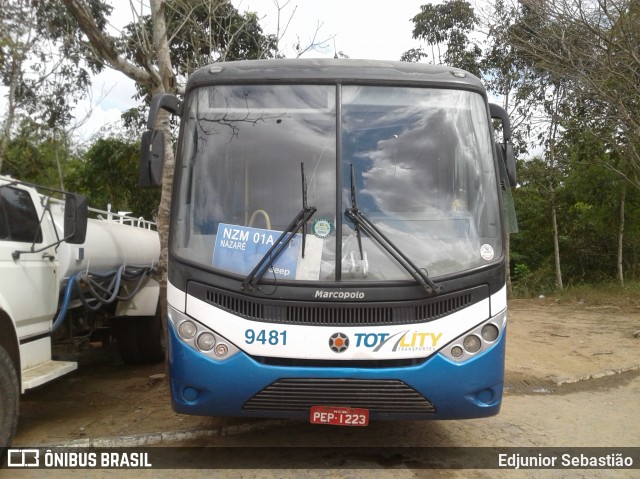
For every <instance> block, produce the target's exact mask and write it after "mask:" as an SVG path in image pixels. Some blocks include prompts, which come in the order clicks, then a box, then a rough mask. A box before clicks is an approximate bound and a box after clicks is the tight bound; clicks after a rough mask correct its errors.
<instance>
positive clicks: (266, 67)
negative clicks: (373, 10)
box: [186, 58, 485, 93]
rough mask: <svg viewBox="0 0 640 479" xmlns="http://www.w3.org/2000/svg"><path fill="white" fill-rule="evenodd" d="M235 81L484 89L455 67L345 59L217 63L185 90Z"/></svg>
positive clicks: (194, 76)
mask: <svg viewBox="0 0 640 479" xmlns="http://www.w3.org/2000/svg"><path fill="white" fill-rule="evenodd" d="M236 83H254V84H255V83H331V84H335V83H343V84H355V83H357V84H396V85H413V86H418V85H420V86H430V87H443V88H461V89H467V90H468V89H471V90H477V91H480V92H482V93H484V91H485V90H484V87H483V86H482V83H481V82H480V80H479V79H478V78H477V77H475V76H474V75H472V74H470V73H468V72H466V71H464V70H461V69H459V68H455V67H449V66H442V65H427V64H424V63H410V62H397V61H380V60H354V59H344V58H338V59H329V58H322V59H277V60H243V61H237V62H221V63H214V64H211V65H209V66H206V67H203V68H200V69H199V70H197V71H196V72H194V73H193V74H192V75H191V77H190V78H189V81H188V83H187V88H186V89H187V91H189V90H191V89H193V88H197V87H200V86H205V85H215V84H236Z"/></svg>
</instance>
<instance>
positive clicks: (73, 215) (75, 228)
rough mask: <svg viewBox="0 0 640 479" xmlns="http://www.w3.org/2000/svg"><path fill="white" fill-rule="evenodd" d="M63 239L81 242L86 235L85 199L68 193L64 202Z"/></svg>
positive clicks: (68, 241) (73, 242) (74, 242)
mask: <svg viewBox="0 0 640 479" xmlns="http://www.w3.org/2000/svg"><path fill="white" fill-rule="evenodd" d="M63 235H64V241H66V242H67V243H70V244H82V243H84V241H85V239H86V237H87V199H86V198H85V197H84V196H82V195H77V194H73V193H68V194H67V195H66V199H65V202H64V233H63Z"/></svg>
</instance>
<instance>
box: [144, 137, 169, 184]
mask: <svg viewBox="0 0 640 479" xmlns="http://www.w3.org/2000/svg"><path fill="white" fill-rule="evenodd" d="M163 163H164V133H163V132H162V130H147V131H145V132H144V133H143V134H142V141H141V142H140V167H139V170H138V184H139V185H140V186H141V187H143V188H148V187H151V186H159V185H160V184H161V183H162V167H163Z"/></svg>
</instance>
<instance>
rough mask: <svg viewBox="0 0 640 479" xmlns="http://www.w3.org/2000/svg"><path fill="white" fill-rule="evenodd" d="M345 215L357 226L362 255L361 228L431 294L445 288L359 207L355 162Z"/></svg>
mask: <svg viewBox="0 0 640 479" xmlns="http://www.w3.org/2000/svg"><path fill="white" fill-rule="evenodd" d="M344 214H345V216H346V217H347V219H349V221H351V222H352V223H353V224H354V225H355V227H356V235H357V236H358V246H359V247H360V255H361V256H362V240H361V236H360V235H361V233H360V230H362V231H364V232H365V233H366V234H367V235H368V236H369V237H370V238H371V239H373V240H375V241H376V242H377V243H378V244H379V245H380V246H382V248H384V250H385V251H387V253H389V254H390V255H391V257H392V258H393V259H395V260H396V261H397V262H398V264H400V266H402V267H403V268H404V269H405V270H406V271H407V272H408V273H409V274H410V275H411V276H412V277H413V278H414V279H415V280H416V281H417V282H418V284H419V285H420V286H422V287H423V288H424V289H425V291H426V292H427V293H429V294H432V293H439V292H441V291H442V290H443V288H442V286H440V285H437V284H436V283H434V282H433V281H432V280H431V279H430V278H429V275H428V274H427V272H426V271H425V270H424V269H420V268H418V266H416V264H415V263H414V262H413V261H411V259H409V257H408V256H407V255H405V254H404V253H403V252H402V250H400V248H398V246H397V245H396V244H395V243H394V242H393V241H391V239H389V238H388V237H387V236H386V235H385V234H384V233H382V231H380V229H379V228H378V227H377V226H376V225H375V224H373V223H372V222H371V221H370V220H369V218H367V217H366V216H365V215H364V213H362V211H360V209H359V208H358V204H357V201H356V185H355V180H354V169H353V163H352V164H351V208H347V209H346V210H345V212H344Z"/></svg>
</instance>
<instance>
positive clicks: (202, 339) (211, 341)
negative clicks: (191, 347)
mask: <svg viewBox="0 0 640 479" xmlns="http://www.w3.org/2000/svg"><path fill="white" fill-rule="evenodd" d="M196 343H197V345H198V347H199V348H200V349H201V350H202V351H211V350H212V349H213V347H214V346H215V345H216V338H215V337H214V336H213V334H211V333H202V334H201V335H200V336H198V339H197V341H196Z"/></svg>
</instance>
